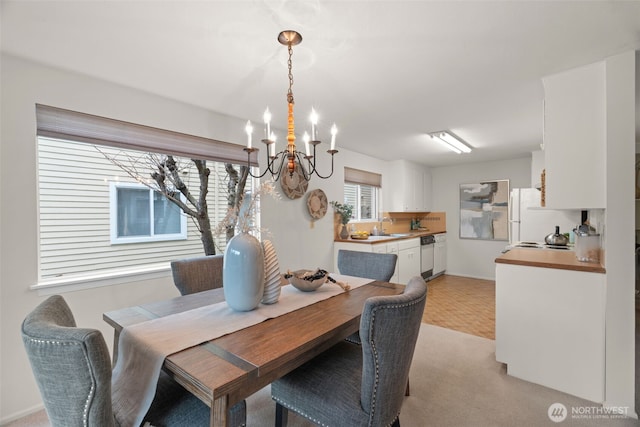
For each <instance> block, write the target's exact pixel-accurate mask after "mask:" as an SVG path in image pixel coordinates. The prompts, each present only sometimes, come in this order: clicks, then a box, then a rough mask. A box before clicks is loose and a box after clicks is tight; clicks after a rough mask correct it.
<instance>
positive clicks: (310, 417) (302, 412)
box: [272, 396, 329, 427]
mask: <svg viewBox="0 0 640 427" xmlns="http://www.w3.org/2000/svg"><path fill="white" fill-rule="evenodd" d="M272 398H273V399H274V400H275V401H276V402H278V403H279V404H280V405H281V406H283V407H285V408H286V409H287V410H292V411H293V412H295V413H296V414H298V415H302V416H303V417H305V418H306V419H308V420H309V421H311V422H312V423H314V424H317V425H319V426H321V427H329V426H328V425H326V424H323V423H322V422H320V421H318V420H316V419H315V418H313V417H312V416H310V415H308V414H306V413H305V412H304V411H300V410H299V409H297V408H294V407H292V406H287V405H285V404H284V403H283V402H282V401H281V400H279V399H278V398H276V397H273V396H272Z"/></svg>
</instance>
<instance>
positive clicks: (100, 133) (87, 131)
mask: <svg viewBox="0 0 640 427" xmlns="http://www.w3.org/2000/svg"><path fill="white" fill-rule="evenodd" d="M36 117H37V123H38V136H43V137H48V138H56V139H63V140H67V141H76V142H83V143H92V144H98V145H109V146H113V147H119V148H127V149H133V150H140V151H152V152H158V153H165V154H173V155H175V156H182V157H187V158H192V157H195V158H199V159H205V160H215V161H218V162H228V163H235V164H243V163H246V161H247V154H246V152H245V151H243V150H242V146H240V145H238V144H232V143H230V142H224V141H218V140H215V139H209V138H203V137H199V136H194V135H187V134H184V133H179V132H174V131H169V130H164V129H159V128H154V127H150V126H144V125H139V124H135V123H130V122H125V121H121V120H115V119H110V118H107V117H101V116H94V115H91V114H86V113H80V112H77V111H72V110H65V109H62V108H57V107H51V106H48V105H42V104H36ZM257 165H258V164H257V161H256V160H255V159H252V166H257Z"/></svg>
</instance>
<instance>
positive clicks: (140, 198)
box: [34, 105, 253, 289]
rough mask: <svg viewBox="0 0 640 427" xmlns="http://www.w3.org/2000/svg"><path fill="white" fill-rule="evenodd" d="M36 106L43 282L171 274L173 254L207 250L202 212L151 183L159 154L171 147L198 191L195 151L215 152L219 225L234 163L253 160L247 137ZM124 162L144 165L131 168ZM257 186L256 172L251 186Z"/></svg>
mask: <svg viewBox="0 0 640 427" xmlns="http://www.w3.org/2000/svg"><path fill="white" fill-rule="evenodd" d="M36 116H37V125H38V134H37V136H38V140H37V143H38V148H37V149H38V220H39V242H38V243H39V245H38V251H39V257H38V261H39V277H38V284H37V285H36V286H35V287H34V288H36V289H39V288H46V287H50V286H52V287H56V286H66V285H72V286H73V287H72V289H83V288H84V287H86V286H102V285H108V284H117V283H125V282H127V279H126V278H127V277H131V276H138V277H144V278H149V277H163V276H161V275H159V274H160V273H162V272H164V273H162V274H166V271H167V270H168V269H169V262H170V261H171V260H174V259H178V258H189V257H195V256H202V255H203V253H204V249H203V244H202V241H201V239H200V232H199V230H198V224H197V222H196V221H195V220H193V218H191V217H189V216H187V215H186V214H184V213H183V212H182V210H181V209H179V208H178V207H177V206H176V205H175V204H174V203H172V202H170V201H169V200H167V199H166V198H165V197H164V196H162V195H159V194H158V193H156V192H155V191H152V190H151V189H150V188H149V187H147V186H146V185H144V183H145V182H146V181H145V180H146V179H151V173H152V171H153V170H154V169H153V167H152V165H153V164H157V163H154V162H152V161H151V160H155V161H157V160H158V159H160V160H161V161H162V159H166V158H167V154H171V155H172V156H173V158H174V159H175V160H176V164H177V166H178V167H177V168H176V170H177V171H178V173H179V174H180V177H181V179H182V181H183V182H184V183H185V184H186V185H187V186H188V188H189V192H190V194H191V196H193V198H194V200H196V201H197V200H198V196H199V194H200V188H201V186H200V173H199V170H198V166H197V165H196V164H195V162H194V161H193V160H192V159H206V168H207V169H208V170H209V173H208V175H207V176H208V181H207V182H208V184H207V185H208V193H207V197H206V204H207V209H208V212H209V218H210V220H211V225H212V227H215V225H216V224H217V223H218V222H219V221H221V220H222V219H223V218H224V216H225V215H226V214H227V211H228V205H227V196H228V189H227V184H228V174H227V171H226V169H225V164H226V163H231V164H234V165H238V164H242V163H243V162H246V153H244V152H243V151H242V149H241V148H239V146H238V145H235V144H230V143H226V142H221V141H215V140H212V139H206V138H200V137H194V136H190V135H185V134H180V133H176V132H171V131H166V130H163V129H157V128H150V127H147V126H140V125H137V124H133V123H128V122H122V121H117V120H112V119H109V118H104V117H98V116H92V115H88V114H84V113H79V112H74V111H69V110H62V109H58V108H55V107H48V106H42V105H37V106H36ZM113 159H117V160H116V161H113ZM147 161H149V162H147ZM123 164H126V165H127V166H130V171H131V167H133V166H135V167H136V168H138V169H137V170H135V168H134V171H135V172H136V173H135V174H131V173H127V172H125V170H124V169H123V168H122V167H120V166H122V165H123ZM132 165H133V166H132ZM134 176H135V177H134ZM141 177H142V178H143V179H141ZM252 188H253V180H251V179H249V180H248V181H247V185H246V187H245V191H250V190H251V189H252ZM183 201H184V200H183ZM189 206H191V205H189ZM214 241H215V246H216V252H217V253H223V252H224V250H225V247H226V242H225V239H224V236H221V237H220V238H218V236H214ZM125 243H126V244H125ZM120 278H123V279H122V280H121V279H120ZM52 289H53V288H52Z"/></svg>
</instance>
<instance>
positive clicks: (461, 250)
mask: <svg viewBox="0 0 640 427" xmlns="http://www.w3.org/2000/svg"><path fill="white" fill-rule="evenodd" d="M431 176H432V180H433V181H432V197H433V204H432V205H433V210H434V211H445V212H446V213H447V274H453V275H457V276H467V277H475V278H478V279H489V280H494V279H495V264H494V260H495V259H496V258H497V257H498V256H499V255H500V251H502V250H503V249H504V247H505V246H506V245H507V244H508V242H506V241H489V240H470V239H460V238H459V236H460V232H459V226H460V222H459V221H460V213H459V212H460V196H459V186H460V184H468V183H473V182H480V181H488V180H498V179H508V180H509V187H510V188H518V187H530V186H531V158H529V157H525V158H521V159H514V160H505V161H496V162H484V163H470V164H464V165H459V166H447V167H439V168H433V169H432V170H431Z"/></svg>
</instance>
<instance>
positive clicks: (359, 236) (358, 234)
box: [351, 231, 369, 240]
mask: <svg viewBox="0 0 640 427" xmlns="http://www.w3.org/2000/svg"><path fill="white" fill-rule="evenodd" d="M351 238H352V239H354V240H367V239H368V238H369V233H367V232H366V231H359V232H356V233H351Z"/></svg>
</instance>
